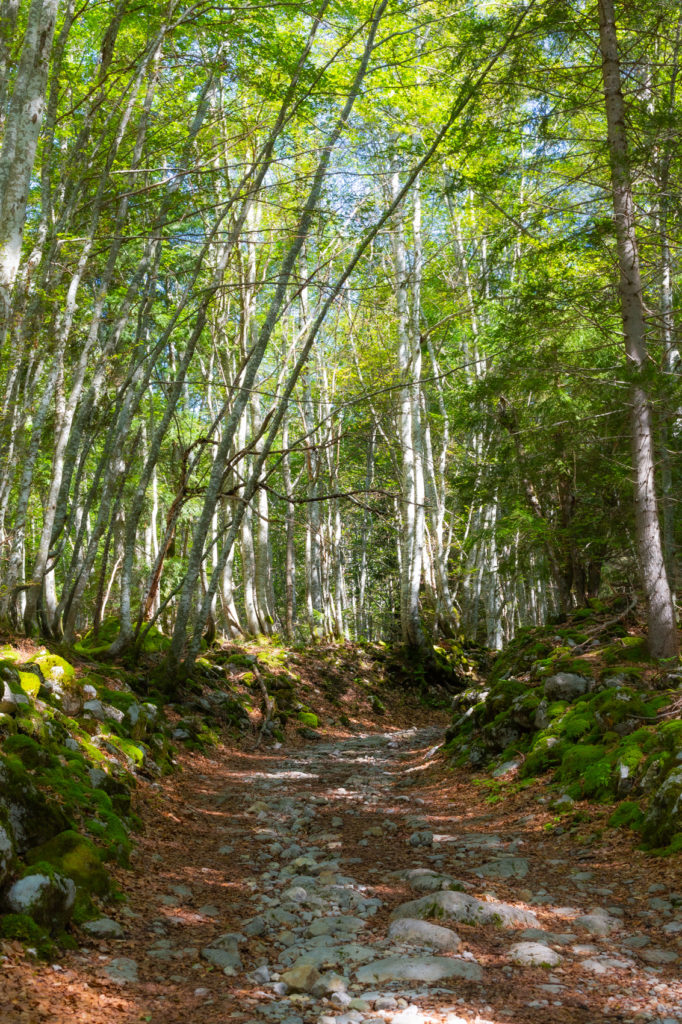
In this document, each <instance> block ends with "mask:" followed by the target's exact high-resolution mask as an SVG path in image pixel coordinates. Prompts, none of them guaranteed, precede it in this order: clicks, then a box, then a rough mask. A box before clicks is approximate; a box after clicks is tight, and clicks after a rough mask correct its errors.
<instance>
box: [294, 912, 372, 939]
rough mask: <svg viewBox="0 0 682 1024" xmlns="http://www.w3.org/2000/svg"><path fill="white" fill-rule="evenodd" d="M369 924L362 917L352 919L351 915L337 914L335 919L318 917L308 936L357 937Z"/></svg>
mask: <svg viewBox="0 0 682 1024" xmlns="http://www.w3.org/2000/svg"><path fill="white" fill-rule="evenodd" d="M366 925H367V922H366V921H365V920H363V918H361V917H352V916H351V915H349V914H337V915H335V916H333V917H318V918H317V920H316V921H313V923H312V924H311V925H310V928H309V929H308V935H337V934H342V935H355V934H356V932H359V931H360V930H361V929H362V928H365V927H366Z"/></svg>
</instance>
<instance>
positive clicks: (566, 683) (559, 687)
mask: <svg viewBox="0 0 682 1024" xmlns="http://www.w3.org/2000/svg"><path fill="white" fill-rule="evenodd" d="M591 685H592V680H591V679H586V678H585V676H578V675H574V673H573V672H557V674H556V675H554V676H549V677H548V678H547V679H545V697H546V698H547V700H575V699H576V698H577V697H582V696H583V694H585V693H587V691H588V690H589V689H590V687H591Z"/></svg>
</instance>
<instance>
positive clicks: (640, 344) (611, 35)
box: [599, 0, 678, 658]
mask: <svg viewBox="0 0 682 1024" xmlns="http://www.w3.org/2000/svg"><path fill="white" fill-rule="evenodd" d="M599 42H600V49H601V56H602V74H603V80H604V98H605V108H606V122H607V132H608V146H609V162H610V167H611V192H612V201H613V211H614V217H615V223H616V238H617V247H618V264H619V270H620V304H621V313H622V317H623V329H624V335H625V351H626V355H627V360H628V363H629V365H630V367H631V368H632V370H633V373H634V376H635V382H634V384H633V385H632V390H631V432H632V454H633V469H634V477H635V480H634V485H635V526H636V538H637V558H638V562H639V571H640V575H641V581H642V587H643V590H644V597H645V601H646V609H647V620H648V641H649V649H650V652H651V654H652V656H653V657H655V658H672V657H674V656H675V655H676V654H677V651H678V643H677V629H676V622H675V607H674V604H673V600H672V593H671V590H670V584H669V581H668V574H667V572H666V567H665V559H664V557H663V544H662V537H661V525H660V521H659V515H658V505H657V500H656V479H655V468H656V467H655V460H654V430H653V423H652V414H651V406H650V402H649V395H648V393H647V388H646V382H645V369H646V364H647V344H646V321H645V317H644V303H643V296H642V278H641V272H640V260H639V246H638V242H637V232H636V226H635V209H634V202H633V197H632V181H631V174H630V160H629V152H628V139H627V129H626V118H625V102H624V100H623V93H622V90H621V75H620V58H619V53H618V37H617V32H616V23H615V14H614V7H613V0H599Z"/></svg>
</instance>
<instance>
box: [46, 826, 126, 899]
mask: <svg viewBox="0 0 682 1024" xmlns="http://www.w3.org/2000/svg"><path fill="white" fill-rule="evenodd" d="M26 860H27V862H28V863H29V864H36V863H47V864H51V865H52V866H53V867H55V868H56V869H57V870H58V871H59V873H60V874H61V875H63V876H65V877H66V878H70V879H71V880H72V881H73V882H75V884H76V885H77V886H78V887H79V888H81V889H84V890H85V891H86V892H88V893H96V894H97V895H98V896H104V895H106V893H108V891H109V888H110V880H109V875H108V874H107V872H106V869H105V868H104V866H103V864H102V859H101V857H100V855H99V852H98V851H97V848H96V847H95V845H94V844H93V843H91V842H90V840H89V839H86V838H85V837H84V836H81V835H79V834H78V832H73V831H71V830H70V829H68V830H67V831H65V832H61V833H60V834H59V835H57V836H54V838H53V839H50V840H48V842H46V843H43V844H42V845H41V846H38V847H36V848H35V849H33V850H29V852H28V853H27V854H26Z"/></svg>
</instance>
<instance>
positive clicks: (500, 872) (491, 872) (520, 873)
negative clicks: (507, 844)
mask: <svg viewBox="0 0 682 1024" xmlns="http://www.w3.org/2000/svg"><path fill="white" fill-rule="evenodd" d="M528 871H529V864H528V861H527V860H526V858H525V857H496V858H495V860H489V861H487V862H486V863H485V864H482V865H481V867H480V868H476V874H477V875H482V876H483V877H484V878H525V877H526V875H527V874H528Z"/></svg>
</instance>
